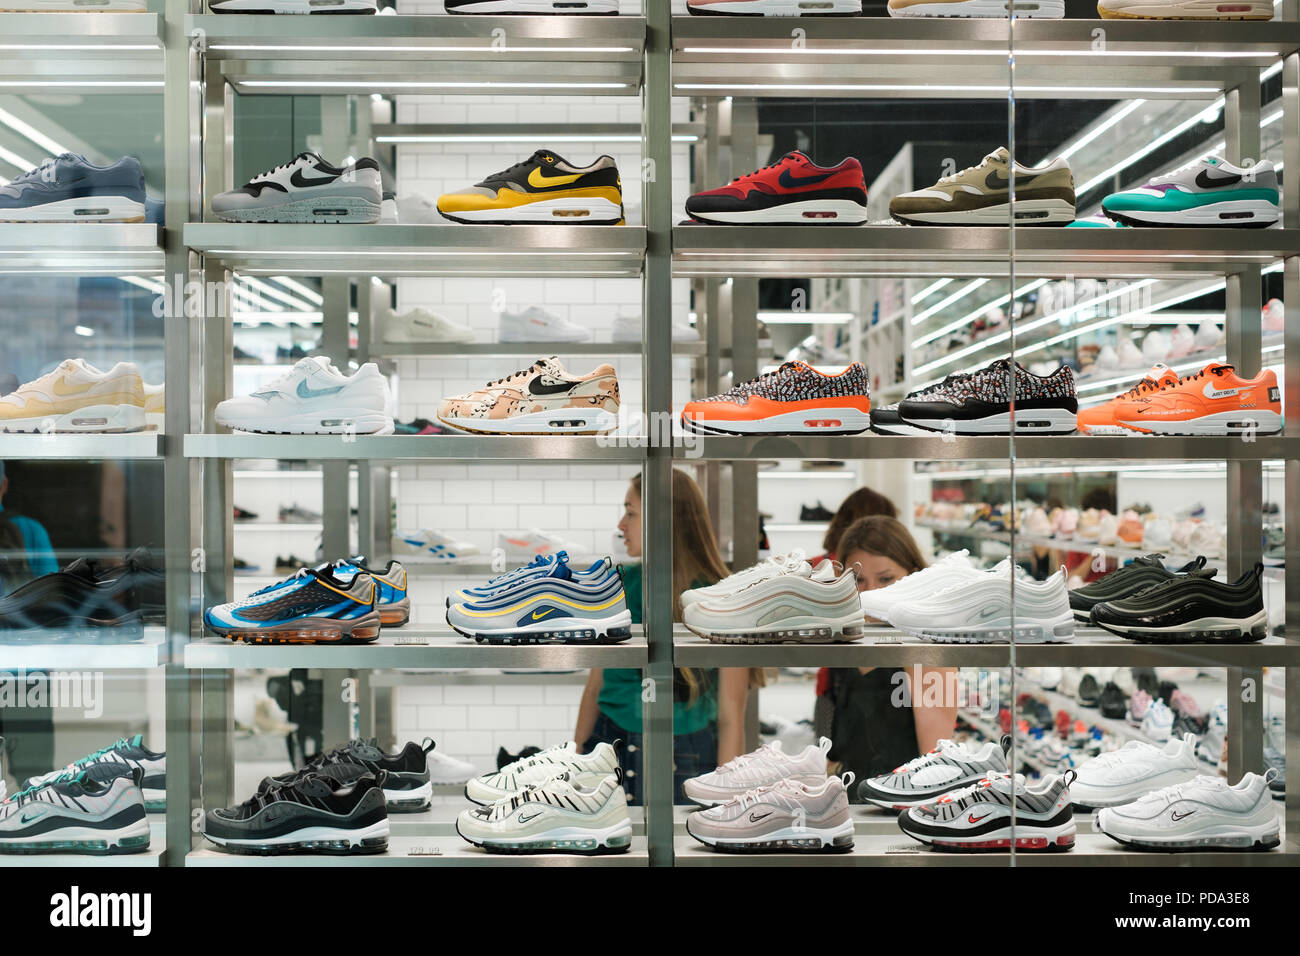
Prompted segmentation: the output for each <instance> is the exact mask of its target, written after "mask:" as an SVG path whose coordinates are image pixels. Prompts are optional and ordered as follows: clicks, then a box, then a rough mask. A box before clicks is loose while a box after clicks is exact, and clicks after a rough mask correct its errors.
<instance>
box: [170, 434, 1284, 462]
mask: <svg viewBox="0 0 1300 956" xmlns="http://www.w3.org/2000/svg"><path fill="white" fill-rule="evenodd" d="M632 444H633V443H632V441H631V440H629V441H626V442H618V441H617V440H615V439H610V440H607V439H603V438H599V437H588V436H575V435H248V434H239V433H236V434H229V435H206V434H205V435H186V436H185V445H184V447H185V454H186V456H188V457H190V458H207V459H250V458H276V457H278V458H295V459H298V458H303V459H309V460H311V461H322V462H326V461H340V460H341V461H376V462H391V461H475V460H491V461H549V460H553V461H572V462H608V461H625V462H626V461H641V460H642V459H643V458H644V456H645V449H644V448H636V447H630V446H631V445H632ZM1273 457H1276V456H1273Z"/></svg>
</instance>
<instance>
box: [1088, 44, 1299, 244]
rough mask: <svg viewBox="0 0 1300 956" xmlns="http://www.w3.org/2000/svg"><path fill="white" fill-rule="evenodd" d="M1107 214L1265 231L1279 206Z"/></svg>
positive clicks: (1226, 204) (1133, 221)
mask: <svg viewBox="0 0 1300 956" xmlns="http://www.w3.org/2000/svg"><path fill="white" fill-rule="evenodd" d="M1188 19H1193V18H1188ZM1238 19H1245V18H1238ZM1106 215H1108V216H1110V218H1112V219H1114V220H1116V221H1118V222H1122V223H1124V224H1125V225H1129V226H1167V227H1169V228H1172V229H1197V228H1214V229H1267V228H1268V227H1269V226H1272V225H1275V224H1276V223H1277V222H1279V221H1280V220H1281V218H1282V212H1281V209H1280V208H1279V207H1278V206H1275V205H1273V204H1272V203H1269V202H1265V201H1264V200H1258V199H1244V200H1235V201H1234V200H1224V201H1222V202H1215V203H1207V204H1205V205H1204V206H1197V207H1196V208H1195V209H1180V210H1177V211H1171V212H1159V211H1151V210H1143V211H1141V212H1138V211H1135V210H1132V209H1130V210H1126V211H1124V212H1115V211H1110V212H1107V213H1106Z"/></svg>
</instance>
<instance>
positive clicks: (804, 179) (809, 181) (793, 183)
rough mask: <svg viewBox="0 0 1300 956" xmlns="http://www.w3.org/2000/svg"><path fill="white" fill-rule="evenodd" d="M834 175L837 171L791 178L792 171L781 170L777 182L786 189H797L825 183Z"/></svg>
mask: <svg viewBox="0 0 1300 956" xmlns="http://www.w3.org/2000/svg"><path fill="white" fill-rule="evenodd" d="M834 175H835V171H832V172H829V173H821V174H820V175H817V176H791V175H790V170H788V169H783V170H781V175H780V176H778V177H777V180H776V181H777V182H778V183H780V184H781V185H782V186H784V187H785V188H786V189H797V188H799V187H800V186H812V185H815V184H817V183H824V182H826V180H828V179H830V178H831V177H832V176H834Z"/></svg>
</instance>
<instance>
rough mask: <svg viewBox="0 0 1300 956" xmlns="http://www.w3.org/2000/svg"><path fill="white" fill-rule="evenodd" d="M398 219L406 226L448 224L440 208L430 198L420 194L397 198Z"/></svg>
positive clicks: (407, 194) (409, 194) (408, 194)
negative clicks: (439, 210)
mask: <svg viewBox="0 0 1300 956" xmlns="http://www.w3.org/2000/svg"><path fill="white" fill-rule="evenodd" d="M396 202H397V219H398V222H400V223H402V225H404V226H410V225H416V226H423V225H429V224H431V223H435V222H446V221H447V220H446V219H443V218H442V215H441V214H440V213H439V212H438V207H437V206H436V205H435V204H434V202H433V200H432V199H430V198H429V197H428V196H422V195H420V194H419V193H406V194H404V195H401V196H398V197H397V200H396Z"/></svg>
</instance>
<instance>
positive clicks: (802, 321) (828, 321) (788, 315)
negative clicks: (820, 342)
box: [756, 312, 853, 325]
mask: <svg viewBox="0 0 1300 956" xmlns="http://www.w3.org/2000/svg"><path fill="white" fill-rule="evenodd" d="M756 317H757V319H758V321H760V322H766V323H767V324H768V325H847V324H848V323H849V322H852V321H853V313H852V312H759V313H758V314H757V316H756Z"/></svg>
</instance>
